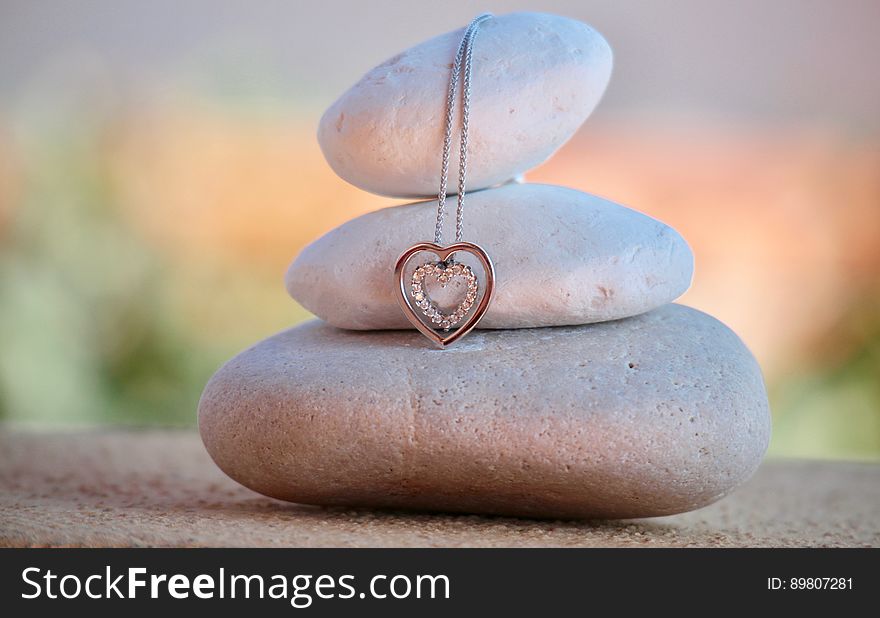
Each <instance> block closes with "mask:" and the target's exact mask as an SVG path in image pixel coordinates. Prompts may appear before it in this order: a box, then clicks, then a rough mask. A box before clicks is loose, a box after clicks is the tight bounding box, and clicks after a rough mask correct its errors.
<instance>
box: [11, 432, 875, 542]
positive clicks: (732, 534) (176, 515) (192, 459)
mask: <svg viewBox="0 0 880 618" xmlns="http://www.w3.org/2000/svg"><path fill="white" fill-rule="evenodd" d="M157 453H161V456H157ZM10 546H13V547H20V546H29V547H47V546H48V547H71V546H74V547H82V546H86V547H106V546H110V547H120V546H121V547H130V546H138V547H143V546H159V547H169V546H170V547H179V546H185V547H192V546H195V547H863V546H869V547H877V546H880V465H877V464H865V463H842V462H829V461H780V460H770V461H767V462H765V463H764V464H763V465H762V466H761V468H760V469H759V470H758V472H757V473H756V474H755V476H754V477H753V478H752V479H751V480H750V481H748V482H747V483H746V484H745V485H743V487H742V488H740V489H738V490H737V491H735V492H734V493H733V494H732V495H731V496H729V497H728V498H726V499H724V500H721V501H720V502H716V503H715V504H712V505H711V506H708V507H706V508H704V509H700V510H699V511H695V512H691V513H684V514H681V515H672V516H669V517H660V518H654V519H651V520H628V521H610V522H596V521H559V520H531V519H512V518H501V517H482V516H478V515H448V514H427V513H411V512H399V511H375V510H366V509H348V508H339V507H328V508H321V507H312V506H306V505H300V504H290V503H286V502H279V501H276V500H273V499H271V498H264V497H262V496H259V495H257V494H255V493H253V492H251V491H250V490H248V489H246V488H244V487H242V486H241V485H238V484H237V483H235V482H233V481H231V480H230V479H229V478H228V477H226V476H224V475H223V473H222V472H220V471H219V470H218V469H217V466H215V465H214V464H213V462H211V459H210V458H209V457H208V454H207V453H206V452H205V449H204V447H203V446H202V443H201V440H199V437H198V435H197V434H196V433H195V432H191V431H183V430H176V431H156V430H152V431H145V430H141V431H131V430H128V431H121V430H115V431H114V430H106V429H105V430H101V431H84V432H83V431H80V432H46V431H45V430H44V431H40V432H34V431H23V430H14V429H10V428H8V427H7V428H3V427H2V425H0V547H10Z"/></svg>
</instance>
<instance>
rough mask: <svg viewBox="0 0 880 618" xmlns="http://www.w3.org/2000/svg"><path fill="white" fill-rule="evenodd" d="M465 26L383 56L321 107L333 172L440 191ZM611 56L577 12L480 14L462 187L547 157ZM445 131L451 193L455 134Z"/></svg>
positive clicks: (593, 98) (375, 185) (603, 81)
mask: <svg viewBox="0 0 880 618" xmlns="http://www.w3.org/2000/svg"><path fill="white" fill-rule="evenodd" d="M462 33H463V28H462V29H459V30H455V31H453V32H449V33H446V34H444V35H441V36H438V37H435V38H433V39H430V40H428V41H425V42H423V43H421V44H419V45H416V46H415V47H412V48H410V49H408V50H406V51H404V52H402V53H400V54H398V55H396V56H394V57H393V58H391V59H389V60H387V61H386V62H384V63H382V64H381V65H379V66H377V67H375V68H374V69H372V70H371V71H370V72H368V73H367V74H366V75H365V76H364V77H363V78H361V80H360V81H358V82H357V83H356V84H355V85H354V86H352V87H351V88H350V89H349V90H348V91H347V92H345V93H344V94H343V95H342V96H341V97H340V98H339V99H338V100H337V101H336V102H335V103H333V104H332V105H331V106H330V108H329V109H328V110H327V111H326V112H325V113H324V115H323V117H322V119H321V122H320V125H319V128H318V141H319V143H320V145H321V149H322V150H323V152H324V156H325V158H326V159H327V162H328V163H329V164H330V167H332V168H333V170H334V171H335V172H336V173H337V174H338V175H339V176H340V177H342V178H343V179H344V180H346V181H348V182H350V183H351V184H353V185H355V186H357V187H360V188H361V189H364V190H366V191H370V192H373V193H378V194H380V195H387V196H394V197H405V198H418V197H429V196H432V195H436V193H437V189H438V185H439V178H440V155H441V152H442V144H443V127H444V123H445V115H446V98H447V89H448V84H449V75H450V67H451V64H452V61H453V58H454V56H455V52H456V49H457V47H458V44H459V41H460V39H461V36H462ZM611 66H612V54H611V48H610V47H609V46H608V43H607V42H606V41H605V39H603V38H602V36H601V35H600V34H599V33H598V32H596V31H595V30H594V29H592V28H591V27H590V26H587V25H586V24H584V23H581V22H578V21H575V20H572V19H568V18H565V17H559V16H556V15H546V14H541V13H512V14H508V15H500V16H497V17H495V18H493V19H491V20H489V21H488V22H486V23H485V24H483V25H482V26H481V28H480V30H479V33H478V35H477V39H476V45H475V47H474V53H473V78H472V82H473V85H472V95H471V112H470V146H469V149H468V155H469V163H468V187H469V188H470V189H474V190H476V189H482V188H486V187H490V186H493V185H497V184H500V183H503V182H505V181H507V180H510V179H511V178H514V177H516V176H518V175H520V174H522V173H523V172H525V171H527V170H529V169H531V168H534V167H536V166H537V165H539V164H540V163H542V162H544V161H545V160H546V159H548V158H549V157H550V155H552V154H553V152H555V151H556V150H557V149H558V148H559V147H560V146H561V145H562V144H563V143H565V142H566V141H567V140H568V139H569V138H570V137H571V136H572V135H573V134H574V133H575V131H576V130H577V129H578V127H580V125H581V124H582V123H583V122H584V121H585V120H586V119H587V117H588V116H589V115H590V113H591V112H592V111H593V108H595V107H596V105H597V104H598V102H599V99H600V98H601V97H602V94H603V92H604V91H605V87H606V86H607V85H608V80H609V78H610V76H611ZM455 135H456V136H457V135H458V124H457V125H456V127H455ZM452 141H453V148H452V154H451V158H450V171H449V178H450V191H456V190H457V189H456V186H457V185H456V183H455V180H454V179H457V178H458V138H457V137H456V138H455V139H453V140H452Z"/></svg>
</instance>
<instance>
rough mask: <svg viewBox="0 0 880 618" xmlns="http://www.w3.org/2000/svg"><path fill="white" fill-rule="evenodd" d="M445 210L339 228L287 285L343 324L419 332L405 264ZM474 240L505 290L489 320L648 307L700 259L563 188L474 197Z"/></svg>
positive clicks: (632, 215) (519, 323)
mask: <svg viewBox="0 0 880 618" xmlns="http://www.w3.org/2000/svg"><path fill="white" fill-rule="evenodd" d="M454 207H455V205H454V204H450V205H449V208H450V210H454ZM435 216H436V201H430V202H418V203H415V204H407V205H405V206H396V207H391V208H385V209H383V210H379V211H376V212H371V213H368V214H366V215H363V216H361V217H358V218H356V219H353V220H351V221H349V222H347V223H345V224H343V225H342V226H340V227H338V228H336V229H334V230H331V231H330V232H328V233H327V234H325V235H324V236H322V237H321V238H319V239H318V240H316V241H315V242H313V243H312V244H310V245H309V246H307V247H306V248H305V249H303V251H302V252H301V253H300V255H299V256H298V257H297V258H296V259H295V260H294V262H293V264H291V266H290V268H289V269H288V271H287V276H286V285H287V290H288V292H289V293H290V295H291V296H292V297H293V298H294V299H295V300H297V301H298V302H299V303H300V304H302V305H303V307H305V308H306V309H308V310H309V311H311V312H312V313H314V314H315V315H317V316H318V317H320V318H322V319H323V320H325V321H327V322H329V323H330V324H332V325H334V326H337V327H340V328H349V329H355V330H378V329H399V328H411V327H412V325H411V324H410V323H409V322H408V320H407V319H406V318H405V317H404V315H403V313H402V312H401V310H400V308H399V307H398V306H397V303H396V300H395V291H394V286H395V285H396V284H397V282H396V281H395V278H394V264H395V261H396V260H397V257H398V256H399V255H400V254H401V253H402V252H403V251H404V250H405V249H407V247H409V246H411V245H412V244H414V243H416V242H419V241H426V240H430V237H431V236H432V235H433V224H434V219H435ZM449 216H450V217H454V213H450V215H449ZM464 236H465V239H466V240H468V241H471V242H475V243H477V244H479V245H480V246H482V247H483V248H484V249H485V250H486V251H487V252H488V253H489V256H490V257H491V258H492V261H493V262H494V264H495V271H496V281H497V288H496V293H495V298H494V300H493V302H492V304H491V306H490V307H489V310H488V311H487V312H486V315H485V317H484V318H483V319H482V321H481V322H480V324H479V328H531V327H538V326H566V325H576V324H588V323H591V322H602V321H606V320H616V319H619V318H624V317H628V316H632V315H637V314H639V313H644V312H645V311H649V310H651V309H653V308H655V307H659V306H660V305H663V304H666V303H668V302H671V301H673V300H675V299H676V298H678V297H679V296H680V295H681V294H683V293H684V292H685V290H687V288H688V286H689V285H690V281H691V276H692V274H693V255H692V253H691V251H690V248H689V247H688V245H687V243H686V242H685V241H684V239H683V238H682V237H681V236H680V235H679V234H678V233H677V232H676V231H675V230H673V229H672V228H670V227H669V226H667V225H665V224H663V223H661V222H660V221H657V220H656V219H652V218H650V217H648V216H646V215H643V214H641V213H638V212H636V211H634V210H630V209H629V208H625V207H623V206H620V205H618V204H615V203H613V202H609V201H607V200H604V199H601V198H599V197H596V196H593V195H588V194H586V193H581V192H580V191H575V190H572V189H566V188H563V187H555V186H550V185H538V184H524V185H507V186H504V187H500V188H498V189H488V190H485V191H479V192H477V193H472V194H470V195H468V197H467V207H466V212H465V219H464ZM447 240H451V239H447Z"/></svg>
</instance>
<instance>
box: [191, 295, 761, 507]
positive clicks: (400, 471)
mask: <svg viewBox="0 0 880 618" xmlns="http://www.w3.org/2000/svg"><path fill="white" fill-rule="evenodd" d="M199 427H200V431H201V435H202V439H203V441H204V443H205V446H206V447H207V450H208V452H209V453H210V454H211V456H212V457H213V459H214V461H215V462H216V463H217V465H218V466H219V467H220V468H221V469H222V470H223V471H224V472H226V474H228V475H229V476H230V477H232V478H233V479H235V480H236V481H238V482H239V483H241V484H242V485H245V486H247V487H249V488H251V489H253V490H255V491H257V492H260V493H263V494H265V495H268V496H272V497H275V498H279V499H281V500H288V501H291V502H298V503H306V504H317V505H344V506H348V507H384V508H403V509H420V510H432V511H455V512H468V513H489V514H503V515H514V516H528V517H548V518H556V519H568V518H633V517H650V516H657V515H667V514H672V513H678V512H683V511H689V510H692V509H696V508H699V507H702V506H705V505H707V504H710V503H712V502H714V501H716V500H718V499H719V498H721V497H722V496H724V495H725V494H727V493H728V492H730V491H731V490H733V489H734V488H735V487H736V486H738V485H739V484H741V483H743V482H744V481H745V480H746V479H748V478H749V477H750V476H751V475H752V473H753V472H754V471H755V469H756V468H757V466H758V464H759V462H760V461H761V458H762V456H763V454H764V451H765V450H766V448H767V443H768V440H769V436H770V416H769V410H768V405H767V395H766V391H765V387H764V382H763V379H762V376H761V371H760V369H759V368H758V365H757V364H756V362H755V360H754V358H753V357H752V356H751V354H750V353H749V351H748V350H747V349H746V348H745V346H744V345H743V343H742V342H741V341H740V340H739V339H738V338H737V336H736V335H735V334H734V333H733V332H732V331H731V330H730V329H728V328H727V327H726V326H724V325H723V324H721V323H720V322H719V321H718V320H716V319H714V318H712V317H710V316H708V315H706V314H704V313H701V312H699V311H696V310H694V309H690V308H687V307H684V306H681V305H667V306H664V307H662V308H659V309H656V310H654V311H651V312H649V313H646V314H643V315H640V316H638V317H634V318H629V319H626V320H619V321H615V322H606V323H602V324H594V325H587V326H575V327H559V328H546V329H525V330H509V331H478V332H475V333H472V334H471V335H470V336H469V337H468V338H467V339H465V340H463V341H462V342H461V343H460V344H458V345H457V346H455V347H452V348H449V349H447V350H438V349H435V348H434V347H433V346H431V345H430V344H429V343H428V342H427V341H425V340H424V339H423V338H422V336H421V335H419V334H417V333H415V332H409V331H386V332H379V333H377V332H369V333H366V332H352V331H344V330H339V329H336V328H333V327H332V326H329V325H327V324H323V323H321V322H320V321H317V320H315V321H311V322H307V323H305V324H302V325H300V326H298V327H295V328H292V329H290V330H287V331H285V332H282V333H279V334H277V335H275V336H273V337H270V338H269V339H266V340H264V341H262V342H260V343H258V344H257V345H255V346H253V347H251V348H250V349H248V350H246V351H244V352H242V353H241V354H239V355H238V356H237V357H235V358H234V359H232V360H231V361H229V362H228V363H227V364H226V365H225V366H224V367H222V368H221V369H220V370H219V371H218V372H217V373H216V374H215V375H214V377H213V378H212V379H211V380H210V382H209V383H208V385H207V387H206V389H205V392H204V394H203V395H202V399H201V402H200V405H199Z"/></svg>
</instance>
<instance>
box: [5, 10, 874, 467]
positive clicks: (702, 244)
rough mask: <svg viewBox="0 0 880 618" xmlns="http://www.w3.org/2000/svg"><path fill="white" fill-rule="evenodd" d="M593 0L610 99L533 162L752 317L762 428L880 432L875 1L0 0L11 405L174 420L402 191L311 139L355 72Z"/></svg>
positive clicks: (786, 451)
mask: <svg viewBox="0 0 880 618" xmlns="http://www.w3.org/2000/svg"><path fill="white" fill-rule="evenodd" d="M486 5H488V8H489V9H491V10H493V11H494V12H496V13H503V12H507V11H509V10H521V9H524V8H525V9H530V10H542V11H548V12H555V13H560V14H565V15H569V16H572V17H575V18H578V19H582V20H584V21H587V22H589V23H591V24H593V25H594V26H595V27H597V28H598V29H599V30H600V32H602V33H603V34H604V35H605V36H606V38H608V40H609V42H610V43H611V45H612V47H613V48H614V49H615V63H616V66H615V73H614V75H613V77H612V85H611V87H610V89H609V92H608V94H607V96H606V98H605V100H604V101H603V103H602V104H601V105H600V108H599V110H597V112H596V114H595V115H594V117H593V118H591V119H590V120H589V121H588V122H587V123H586V125H585V126H584V127H583V129H582V130H581V131H580V132H579V133H578V134H577V135H576V137H575V138H574V139H573V140H572V141H571V142H569V143H568V144H567V145H566V146H565V147H563V149H562V150H561V151H560V152H559V153H558V154H557V155H556V156H555V157H554V158H552V159H551V160H550V161H549V162H548V163H546V164H545V165H543V166H542V167H540V168H539V169H537V170H534V171H533V172H531V173H529V174H528V175H527V178H528V180H529V181H530V182H547V183H554V184H561V185H566V186H571V187H575V188H578V189H581V190H584V191H588V192H591V193H596V194H599V195H602V196H605V197H608V198H610V199H612V200H615V201H617V202H620V203H623V204H625V205H628V206H630V207H633V208H636V209H638V210H641V211H643V212H645V213H647V214H649V215H652V216H654V217H657V218H659V219H661V220H663V221H665V222H666V223H668V224H670V225H672V226H673V227H675V228H676V229H678V230H679V231H680V232H681V233H682V234H683V236H684V237H685V238H686V239H687V240H688V242H689V243H690V244H691V246H692V247H693V249H694V253H695V256H696V274H695V279H694V285H693V287H692V289H691V290H690V291H689V292H688V293H687V294H686V295H685V296H684V297H683V298H682V300H681V302H684V303H686V304H689V305H692V306H695V307H697V308H699V309H702V310H704V311H707V312H709V313H711V314H713V315H715V316H717V317H718V318H720V319H721V320H722V321H724V322H725V323H727V324H728V325H729V326H731V327H732V328H733V329H734V330H735V331H736V332H738V333H739V334H740V336H741V337H742V338H743V340H744V341H745V342H746V344H747V345H748V346H749V347H750V348H751V349H752V350H753V352H754V353H755V355H756V356H757V357H758V360H759V361H760V362H761V364H762V366H763V368H764V370H765V376H766V378H767V382H768V386H769V389H770V394H771V406H772V409H773V413H774V436H773V442H772V445H771V452H772V453H774V454H777V455H791V456H810V457H846V458H860V459H877V458H880V114H877V112H878V111H880V83H878V80H874V79H871V77H870V76H871V75H872V72H873V66H872V65H873V60H874V59H876V58H877V57H880V36H878V34H880V5H878V4H877V3H874V2H868V1H859V0H850V1H846V2H840V3H830V2H813V1H803V2H797V1H793V0H787V1H780V2H774V3H772V5H770V6H767V5H766V4H765V3H762V2H758V1H757V0H747V1H744V2H737V3H733V2H721V1H710V2H698V1H697V0H680V1H676V2H668V3H666V2H664V3H643V2H634V1H633V2H630V1H625V2H617V3H600V2H576V1H574V0H570V1H561V0H560V1H555V2H534V3H531V4H526V3H523V2H488V3H484V4H481V5H479V6H477V5H475V4H473V3H469V2H464V1H452V2H449V3H443V4H442V6H441V5H438V3H428V2H422V1H418V2H411V3H407V4H406V5H403V6H401V5H400V4H399V3H395V2H390V1H382V2H375V3H359V2H355V1H354V0H351V1H348V2H322V3H311V2H260V3H246V2H243V1H237V2H236V1H232V2H221V3H212V2H202V1H193V2H184V3H172V2H168V1H165V0H162V1H160V2H154V3H149V4H147V3H133V2H131V3H129V2H110V1H109V0H108V1H92V2H86V1H81V2H71V3H64V4H63V5H62V4H61V3H50V2H42V1H39V2H6V3H4V5H3V6H2V8H0V342H2V347H0V417H2V418H5V419H7V421H11V422H16V423H29V424H43V425H51V426H58V425H59V424H63V425H70V424H74V425H76V424H83V423H88V424H91V423H132V424H184V425H192V424H193V423H194V420H195V404H196V401H197V399H198V395H199V393H200V390H201V387H202V386H203V385H204V383H205V381H206V380H207V378H208V377H209V376H210V374H211V373H212V371H213V370H214V369H216V367H217V366H218V364H219V363H221V362H222V361H224V360H225V359H227V358H228V357H230V356H231V355H232V354H234V353H235V352H237V351H238V350H240V349H241V348H242V347H245V346H247V345H250V344H251V343H253V342H254V341H256V340H257V339H259V338H262V337H264V336H267V335H269V334H271V333H272V332H275V331H277V330H280V329H282V328H285V327H287V326H289V325H291V324H294V323H296V322H298V321H300V320H302V319H305V318H306V317H307V314H306V313H305V312H304V311H303V310H302V309H301V308H299V307H298V306H297V305H296V304H295V303H294V302H293V301H292V300H291V299H290V298H288V297H287V296H286V294H285V292H284V289H283V284H282V276H283V273H284V270H285V269H286V267H287V264H288V263H289V262H290V260H291V259H292V258H293V256H294V255H295V254H296V253H297V252H298V251H299V249H300V248H301V247H302V246H304V245H305V244H306V243H308V242H310V241H311V240H313V239H314V238H315V237H317V236H318V235H320V234H322V233H323V232H326V231H327V230H329V229H331V228H333V227H335V226H336V225H339V224H340V223H342V222H344V221H346V220H347V219H349V218H351V217H354V216H356V215H358V214H361V213H364V212H367V211H369V210H372V209H376V208H380V207H383V206H386V205H390V204H391V203H392V202H391V201H389V200H388V199H385V198H381V197H377V196H373V195H370V194H367V193H364V192H362V191H359V190H357V189H356V188H354V187H351V186H349V185H347V184H346V183H344V182H343V181H342V180H340V179H338V178H337V177H336V176H335V175H334V174H333V173H332V171H331V170H330V168H329V167H328V166H327V165H326V163H325V162H324V160H323V158H322V156H321V153H320V150H319V148H318V146H317V143H316V140H315V137H314V135H315V129H316V126H317V121H318V118H319V117H320V114H321V112H322V110H323V109H324V108H325V107H326V106H327V105H329V103H331V102H332V100H333V99H334V98H335V97H336V96H338V94H340V93H341V91H342V90H344V89H345V88H346V87H347V86H348V85H350V84H351V83H352V82H353V81H354V80H355V79H357V78H358V77H359V76H360V74H362V73H363V72H365V71H366V70H368V69H369V68H371V67H372V66H373V65H375V64H378V63H379V62H381V61H383V60H384V59H385V58H386V57H388V56H391V55H393V54H394V53H396V52H397V51H399V50H400V49H402V48H404V47H406V46H409V45H412V44H414V43H417V42H418V41H420V40H422V39H424V38H427V37H429V36H432V35H434V34H437V33H439V32H441V31H444V30H448V29H452V28H454V27H457V26H459V25H462V24H464V23H466V22H467V21H468V19H469V18H470V17H471V16H472V15H473V14H476V13H478V12H480V11H481V10H483V9H485V8H487V6H486Z"/></svg>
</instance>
